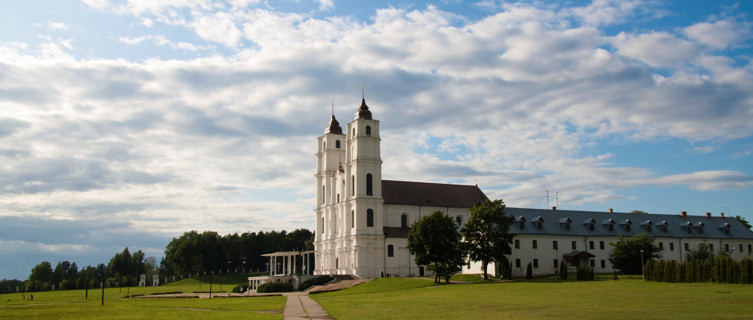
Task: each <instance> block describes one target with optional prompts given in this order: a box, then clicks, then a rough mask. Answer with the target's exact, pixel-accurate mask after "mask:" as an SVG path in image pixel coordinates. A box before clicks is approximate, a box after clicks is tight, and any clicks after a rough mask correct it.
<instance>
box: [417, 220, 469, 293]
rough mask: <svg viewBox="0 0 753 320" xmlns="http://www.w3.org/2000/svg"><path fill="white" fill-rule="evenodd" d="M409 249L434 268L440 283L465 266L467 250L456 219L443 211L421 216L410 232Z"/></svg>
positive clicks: (418, 260) (436, 279)
mask: <svg viewBox="0 0 753 320" xmlns="http://www.w3.org/2000/svg"><path fill="white" fill-rule="evenodd" d="M408 250H409V251H410V253H411V254H413V255H415V256H416V263H417V264H419V265H426V266H427V268H428V269H429V270H432V271H434V282H436V283H439V281H440V279H441V278H442V277H444V278H445V279H446V280H447V281H449V277H450V276H451V275H452V274H454V273H455V272H458V271H460V270H461V267H462V265H463V251H462V249H461V247H460V234H459V233H458V230H457V225H456V224H455V221H453V219H452V218H451V217H449V216H448V215H446V214H445V213H444V212H442V211H434V212H433V213H432V214H430V215H427V216H424V217H422V218H421V219H418V221H416V222H415V223H414V224H413V227H411V229H410V232H409V233H408Z"/></svg>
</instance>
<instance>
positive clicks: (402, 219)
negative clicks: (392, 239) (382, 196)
mask: <svg viewBox="0 0 753 320" xmlns="http://www.w3.org/2000/svg"><path fill="white" fill-rule="evenodd" d="M400 227H402V228H407V227H408V215H407V214H403V215H401V216H400Z"/></svg>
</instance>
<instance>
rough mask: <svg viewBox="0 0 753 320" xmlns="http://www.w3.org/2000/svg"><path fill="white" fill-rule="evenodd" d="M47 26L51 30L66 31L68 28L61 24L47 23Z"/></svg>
mask: <svg viewBox="0 0 753 320" xmlns="http://www.w3.org/2000/svg"><path fill="white" fill-rule="evenodd" d="M47 26H48V27H49V28H50V29H52V30H63V31H65V30H68V29H69V28H70V27H69V26H68V25H67V24H65V23H62V22H56V21H47Z"/></svg>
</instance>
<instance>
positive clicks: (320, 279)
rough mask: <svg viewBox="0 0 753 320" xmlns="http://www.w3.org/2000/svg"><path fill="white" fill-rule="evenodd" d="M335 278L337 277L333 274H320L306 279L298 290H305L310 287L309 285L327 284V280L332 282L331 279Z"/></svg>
mask: <svg viewBox="0 0 753 320" xmlns="http://www.w3.org/2000/svg"><path fill="white" fill-rule="evenodd" d="M334 279H335V278H333V277H331V276H318V277H314V278H311V279H308V280H306V281H304V282H303V283H301V287H300V288H298V290H300V291H303V290H306V289H308V288H309V287H313V286H319V285H323V284H325V283H327V282H330V281H332V280H334Z"/></svg>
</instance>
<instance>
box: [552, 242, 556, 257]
mask: <svg viewBox="0 0 753 320" xmlns="http://www.w3.org/2000/svg"><path fill="white" fill-rule="evenodd" d="M552 249H554V250H557V240H552ZM555 260H557V259H555Z"/></svg>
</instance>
